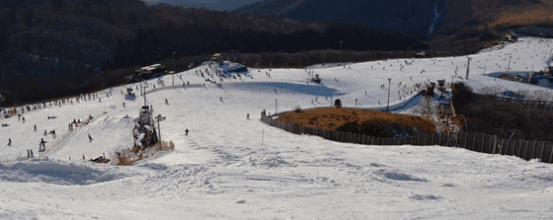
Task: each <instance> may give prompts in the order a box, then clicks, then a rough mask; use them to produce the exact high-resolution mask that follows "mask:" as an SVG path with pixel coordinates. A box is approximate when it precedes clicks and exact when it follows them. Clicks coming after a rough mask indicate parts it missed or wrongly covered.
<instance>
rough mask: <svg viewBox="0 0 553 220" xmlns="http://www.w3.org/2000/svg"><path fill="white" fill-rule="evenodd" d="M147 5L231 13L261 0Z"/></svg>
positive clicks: (152, 0)
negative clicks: (165, 5)
mask: <svg viewBox="0 0 553 220" xmlns="http://www.w3.org/2000/svg"><path fill="white" fill-rule="evenodd" d="M143 1H144V2H146V3H147V4H150V5H151V4H158V3H163V4H168V5H175V6H182V7H185V8H205V9H210V10H216V11H230V10H234V9H236V8H238V7H241V6H244V5H247V4H251V3H254V2H258V1H261V0H143Z"/></svg>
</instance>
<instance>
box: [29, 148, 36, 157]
mask: <svg viewBox="0 0 553 220" xmlns="http://www.w3.org/2000/svg"><path fill="white" fill-rule="evenodd" d="M29 151H31V157H34V156H35V154H34V153H33V149H30V150H29Z"/></svg>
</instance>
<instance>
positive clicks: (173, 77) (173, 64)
mask: <svg viewBox="0 0 553 220" xmlns="http://www.w3.org/2000/svg"><path fill="white" fill-rule="evenodd" d="M175 53H177V51H173V86H175V72H176V70H175Z"/></svg>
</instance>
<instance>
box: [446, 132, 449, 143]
mask: <svg viewBox="0 0 553 220" xmlns="http://www.w3.org/2000/svg"><path fill="white" fill-rule="evenodd" d="M446 146H448V147H449V131H447V143H446Z"/></svg>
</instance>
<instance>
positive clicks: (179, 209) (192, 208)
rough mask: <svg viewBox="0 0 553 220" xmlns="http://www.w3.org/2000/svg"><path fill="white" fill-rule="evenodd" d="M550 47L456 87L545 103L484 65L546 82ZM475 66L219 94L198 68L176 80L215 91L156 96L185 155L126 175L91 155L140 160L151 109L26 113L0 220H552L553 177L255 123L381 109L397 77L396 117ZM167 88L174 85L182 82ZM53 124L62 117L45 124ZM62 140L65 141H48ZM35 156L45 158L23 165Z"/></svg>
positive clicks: (526, 166)
mask: <svg viewBox="0 0 553 220" xmlns="http://www.w3.org/2000/svg"><path fill="white" fill-rule="evenodd" d="M552 43H553V41H552V40H549V39H539V38H521V39H520V40H519V42H517V43H513V44H508V45H506V46H505V47H503V48H500V49H499V48H496V49H490V50H487V51H483V52H480V53H478V54H474V55H470V57H471V58H472V59H473V60H472V62H471V66H470V67H471V68H470V69H471V74H470V79H469V80H465V79H459V78H456V79H454V80H455V81H464V82H466V83H467V84H468V85H470V86H471V87H473V88H474V89H475V90H476V91H478V90H479V89H481V88H484V87H486V86H502V87H505V88H508V89H510V90H513V91H516V90H519V89H527V90H530V91H533V90H548V89H546V88H543V87H537V86H532V85H528V84H521V83H515V82H511V81H505V80H500V79H495V78H491V77H488V76H486V75H482V73H483V72H484V66H486V73H494V72H503V71H504V70H505V67H506V66H507V65H508V59H509V54H511V56H512V60H511V65H510V67H511V70H513V71H530V70H531V68H532V66H533V68H534V70H539V69H544V68H546V67H547V59H548V57H549V55H550V51H551V49H553V45H552ZM407 63H410V64H407ZM466 63H467V58H466V57H464V56H463V57H445V58H432V59H430V58H429V59H398V60H396V59H393V60H387V61H374V62H365V63H356V64H347V65H346V67H345V68H344V67H342V66H333V67H328V68H322V66H317V68H315V69H253V68H252V69H250V70H249V73H247V74H243V75H242V76H241V78H237V79H233V78H226V79H224V81H222V82H221V84H222V87H221V88H218V87H217V86H215V85H214V84H212V83H209V82H205V80H204V78H202V77H199V76H196V74H195V73H196V70H203V71H204V72H205V69H206V68H208V69H209V67H208V66H200V67H197V68H195V69H192V70H190V71H186V72H182V73H178V74H177V75H179V76H181V77H182V79H180V78H179V77H174V84H182V83H183V82H184V83H187V82H190V84H195V83H202V84H203V83H204V82H205V83H206V87H205V88H186V89H182V88H179V89H167V90H161V91H157V92H153V93H150V94H148V96H147V104H148V105H152V106H153V109H154V114H155V115H158V114H161V115H163V116H165V117H166V118H167V120H165V121H161V122H160V124H161V138H162V140H172V141H174V142H175V145H176V149H175V151H173V152H165V153H160V154H158V155H156V156H154V157H153V158H150V159H147V160H143V161H140V162H138V163H137V164H136V165H134V166H128V167H120V166H114V165H112V164H93V163H90V162H88V161H83V160H82V157H83V155H84V156H85V157H86V160H89V159H90V158H95V157H98V156H100V155H102V154H106V156H107V157H108V158H110V157H111V156H112V155H113V153H114V152H115V151H116V150H121V149H125V148H128V147H131V145H132V142H133V140H132V136H131V128H132V126H133V123H134V120H136V118H137V117H138V110H139V108H140V106H141V105H142V104H143V99H142V97H140V96H139V97H137V99H135V100H125V99H124V96H123V95H122V94H121V91H122V90H123V91H125V90H126V88H127V86H122V87H116V88H112V89H111V90H105V91H101V92H99V93H98V94H99V96H100V97H101V98H102V101H101V102H99V101H98V99H96V100H91V101H84V102H83V101H82V102H80V103H76V102H75V100H74V99H72V100H73V105H71V104H65V105H62V106H61V107H59V106H48V107H47V108H45V109H39V110H33V111H30V112H25V113H24V114H23V116H24V117H25V119H26V120H25V123H22V122H21V121H18V118H17V116H15V117H11V118H7V119H5V118H2V119H0V122H1V123H3V124H4V123H7V124H9V125H10V126H9V127H1V128H0V161H2V163H0V219H418V218H423V219H523V218H524V219H549V218H550V217H551V215H552V214H553V204H552V203H551V199H552V198H553V172H552V171H553V166H552V165H549V164H545V163H541V162H539V161H535V160H533V161H525V160H522V159H519V158H516V157H510V156H500V155H489V154H480V153H476V152H471V151H467V150H464V149H458V148H446V147H439V146H425V147H421V146H363V145H357V144H344V143H336V142H332V141H328V140H325V139H322V138H320V137H316V136H309V135H294V134H291V133H287V132H285V131H282V130H279V129H276V128H273V127H270V126H267V125H265V124H263V123H261V122H260V121H259V117H260V116H259V115H260V112H261V111H262V110H263V109H266V110H267V112H271V113H274V111H275V100H276V102H277V111H278V112H280V111H287V110H291V109H294V108H295V107H297V106H299V107H301V108H311V107H318V106H329V105H330V104H331V100H333V99H336V98H339V99H341V100H342V103H343V104H344V106H347V107H357V108H384V107H385V103H386V99H387V95H388V80H387V79H388V78H392V82H391V85H392V86H391V96H390V104H391V105H397V106H400V105H403V103H404V102H406V101H408V100H409V99H411V98H413V96H414V95H415V94H416V93H417V91H418V90H417V89H416V88H415V87H414V85H415V84H416V83H424V82H428V80H430V81H432V82H435V81H436V80H438V79H445V80H447V81H448V82H450V81H451V76H453V75H455V73H454V71H455V69H456V66H457V67H458V69H457V72H458V76H462V78H464V76H465V72H466V67H465V66H464V65H465V64H466ZM400 64H401V65H403V66H404V67H403V69H402V70H401V71H400ZM384 67H385V68H384ZM423 70H424V71H423ZM209 71H210V72H211V73H213V70H209ZM308 71H313V74H319V75H320V77H321V78H322V83H321V84H320V85H318V84H314V83H312V82H309V81H308V80H309V78H310V76H308ZM421 72H422V73H421ZM249 76H251V78H250V77H249ZM162 80H163V81H164V83H165V85H171V84H173V77H172V76H165V77H163V78H162ZM214 80H216V81H218V82H219V79H218V78H215V79H214ZM400 82H401V85H399V83H400ZM148 83H149V89H151V88H152V87H153V85H156V87H159V86H160V85H159V84H158V80H157V79H154V80H150V81H148ZM382 84H384V87H381V85H382ZM138 85H139V84H133V85H129V86H132V87H133V88H136V86H138ZM110 91H111V94H112V95H111V96H110V97H107V96H106V94H107V93H109V92H110ZM275 91H276V92H275ZM398 91H399V93H398ZM410 91H413V92H412V93H411V92H410ZM548 91H550V90H548ZM165 99H168V102H169V103H168V104H165ZM221 99H222V100H221ZM355 99H357V100H358V105H355ZM123 102H125V104H126V105H125V106H126V107H123ZM379 102H380V103H381V104H379ZM412 106H413V105H407V107H405V108H401V109H398V110H397V112H410V109H409V108H410V107H412ZM248 113H249V114H250V118H251V120H247V119H246V114H248ZM53 115H55V116H57V118H56V119H48V116H53ZM89 115H92V116H93V118H94V119H93V120H92V121H91V122H90V123H89V124H88V125H85V126H82V127H79V128H77V129H76V130H73V131H71V132H70V131H69V130H68V124H69V123H70V122H72V121H73V119H81V120H83V119H86V118H87V117H89ZM35 124H36V125H37V129H38V130H37V132H34V131H33V125H35ZM187 128H188V129H190V134H189V135H188V136H185V135H184V130H185V129H187ZM53 129H55V130H56V133H57V137H56V138H53V137H52V135H48V136H43V132H44V130H47V131H50V130H53ZM88 134H90V135H91V136H92V137H93V141H89V139H88ZM8 138H11V139H12V144H11V146H8V145H7V143H8ZM41 138H44V140H45V141H48V143H47V144H46V147H47V150H46V152H43V153H38V143H39V142H40V139H41ZM262 139H263V146H262V144H261V143H262ZM27 149H33V151H34V153H35V158H32V159H29V160H27V159H26V150H27ZM69 157H71V161H70V160H69Z"/></svg>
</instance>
